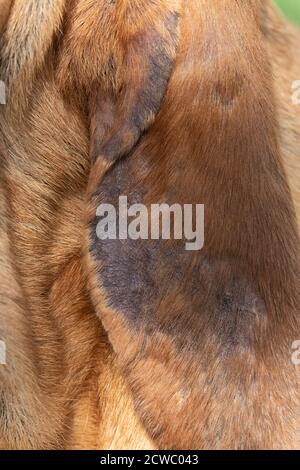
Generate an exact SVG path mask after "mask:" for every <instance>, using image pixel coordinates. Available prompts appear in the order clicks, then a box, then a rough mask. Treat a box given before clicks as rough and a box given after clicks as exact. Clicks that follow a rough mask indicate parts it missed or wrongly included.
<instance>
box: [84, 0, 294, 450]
mask: <svg viewBox="0 0 300 470" xmlns="http://www.w3.org/2000/svg"><path fill="white" fill-rule="evenodd" d="M120 3H123V2H120ZM129 3H132V2H129ZM146 3H147V2H146ZM149 3H150V2H149ZM167 3H168V2H151V4H155V5H158V4H164V5H165V4H167ZM143 4H144V2H143ZM199 4H201V7H200V6H199ZM259 6H260V2H257V1H256V0H253V1H251V2H250V1H249V2H244V1H242V0H236V1H234V2H233V1H232V0H228V1H222V2H220V1H219V0H205V1H204V0H203V1H201V2H198V1H197V0H189V1H187V2H184V8H183V11H182V14H181V20H180V41H179V45H178V48H177V53H176V62H175V66H174V68H173V72H172V75H171V78H170V81H169V83H168V86H167V91H166V93H165V97H164V100H163V102H162V105H161V107H160V111H159V113H158V114H157V116H156V119H155V123H154V125H153V126H152V127H151V128H149V129H148V130H147V132H145V133H144V135H143V137H142V139H141V140H140V141H139V143H138V145H136V146H135V148H134V150H133V151H132V152H130V153H129V155H128V156H127V158H123V159H122V160H118V161H116V159H117V158H118V157H120V156H123V155H124V153H125V154H126V153H128V151H129V150H130V148H131V146H132V145H133V143H134V142H135V140H136V137H137V134H134V136H135V137H134V138H133V137H132V133H131V128H132V127H133V128H134V129H139V130H141V129H145V128H146V126H145V122H147V119H146V120H144V117H145V116H147V114H148V111H149V108H148V107H147V106H146V107H145V103H147V98H148V99H149V98H151V100H150V103H152V99H153V98H152V95H153V91H152V90H153V87H152V86H148V83H150V84H151V83H152V79H151V76H150V81H149V74H145V72H144V68H145V70H148V67H147V64H148V63H149V56H150V57H151V54H150V55H149V48H150V50H151V51H155V52H157V51H161V49H160V47H158V46H157V45H156V46H155V48H154V49H151V47H150V44H153V40H152V41H151V42H150V41H149V43H148V40H147V41H145V46H144V47H143V48H140V47H139V48H137V47H136V43H135V42H134V43H133V44H134V45H135V47H133V49H129V50H130V52H131V53H130V57H131V58H130V59H129V56H128V63H127V62H126V60H124V62H123V63H125V64H126V65H127V67H126V70H127V73H128V76H126V77H124V82H123V86H124V87H126V86H127V90H126V91H124V89H123V90H121V93H120V95H118V94H116V92H114V93H111V95H110V94H108V93H106V94H105V93H104V92H105V90H101V91H102V92H103V93H102V94H100V95H98V100H99V101H98V103H97V104H96V105H95V102H94V106H95V108H94V110H98V116H97V119H95V116H96V114H97V113H96V112H95V113H94V115H93V116H94V121H93V134H92V148H91V154H92V157H93V159H95V160H96V162H95V163H94V165H92V168H91V175H90V188H92V194H89V200H88V204H89V207H88V237H87V248H86V252H87V269H88V273H89V282H90V292H91V294H92V297H93V300H94V304H95V308H96V312H97V314H98V315H99V317H100V318H101V320H102V322H103V325H104V327H105V329H106V331H107V332H108V335H109V339H110V341H111V344H112V345H113V348H114V350H115V352H116V355H117V357H118V359H119V362H120V365H121V367H122V369H123V372H124V374H125V376H126V378H127V380H128V382H129V384H130V386H131V390H132V392H133V396H134V400H135V405H136V408H137V410H138V412H139V415H140V417H141V419H142V421H143V423H144V425H145V427H146V429H147V431H148V432H149V433H150V435H151V437H152V438H153V439H154V440H155V442H156V443H157V444H158V445H159V446H160V447H161V448H177V449H178V448H181V449H182V448H187V449H193V448H244V449H246V448H256V447H259V448H273V447H276V446H279V447H280V446H281V445H283V443H285V444H284V445H287V447H288V446H289V443H290V442H291V441H289V436H292V435H293V436H294V435H295V436H296V435H297V432H298V431H297V425H295V422H294V418H293V413H290V410H291V409H293V407H294V409H296V408H297V407H298V406H299V404H298V401H297V399H292V400H293V404H292V405H291V398H290V397H291V396H293V397H295V396H296V395H297V393H298V392H297V390H298V389H299V388H298V387H299V386H298V385H297V379H295V378H294V374H295V372H294V369H293V366H292V364H291V361H290V352H289V345H290V344H292V343H293V341H294V338H295V337H297V334H298V333H297V331H298V332H299V315H298V312H299V240H298V235H297V227H296V223H295V214H294V210H293V207H292V202H291V197H290V192H289V188H288V185H287V181H286V177H285V174H284V170H283V165H282V161H281V155H280V148H279V145H278V134H279V132H278V123H277V120H276V104H275V94H274V91H273V84H272V70H271V67H270V63H269V57H268V54H267V48H266V47H265V44H264V41H265V37H264V35H263V32H262V28H261V25H260V21H259V18H260V14H259V13H260V11H259V9H258V7H259ZM147 18H148V17H147ZM168 29H170V28H168ZM147 34H149V32H148V33H147ZM145 37H147V35H146V33H144V35H143V34H140V35H139V36H138V44H139V43H140V41H141V38H145ZM155 37H156V34H155ZM170 37H171V36H170ZM156 44H157V43H156ZM139 55H144V57H142V58H140V57H138V56H139ZM152 55H153V53H152ZM154 57H156V55H155V54H154ZM147 58H148V59H147ZM133 59H134V61H137V63H142V64H143V70H142V71H140V70H139V69H136V67H134V66H133ZM114 62H115V60H113V63H114ZM150 62H153V58H152V59H151V61H150ZM165 63H166V61H165V60H164V61H163V64H165ZM130 64H132V67H130ZM156 64H157V62H156ZM161 68H162V64H161V65H160V63H159V66H157V65H155V67H153V70H154V71H155V74H158V77H160V76H161V75H160V74H161ZM136 74H137V80H135V75H136ZM145 77H146V78H147V77H148V78H147V79H145ZM128 80H129V82H128ZM128 83H130V87H129V85H128ZM157 83H158V86H160V85H161V84H164V83H165V80H160V79H158V80H157ZM126 84H127V85H126ZM142 84H143V88H142ZM164 87H165V85H163V86H162V87H161V88H160V95H162V90H163V89H164ZM143 90H147V93H145V94H143ZM120 96H122V99H121V101H120V102H118V100H117V99H116V97H120ZM125 97H126V98H125ZM158 101H159V100H157V101H155V103H156V105H155V108H156V106H157V104H158ZM120 103H121V105H120ZM125 103H126V106H125ZM137 103H138V104H139V105H140V106H141V109H142V110H143V111H142V113H141V114H140V116H141V117H142V119H140V118H137V116H136V115H135V113H134V112H133V110H134V109H137V108H136V107H137ZM151 106H152V104H151ZM100 110H101V111H100ZM116 110H117V111H116ZM145 110H146V111H147V113H146V112H145ZM99 123H102V128H101V126H99ZM127 126H129V127H127ZM97 133H98V136H97ZM126 136H127V139H125V137H126ZM95 149H96V150H95ZM99 156H100V158H99ZM97 157H98V159H97ZM111 161H114V162H115V161H116V162H115V164H114V165H113V167H111V168H110V170H109V171H108V172H107V173H106V174H105V176H104V178H103V179H102V180H101V179H100V181H99V175H101V176H103V169H105V168H104V167H105V163H107V162H109V163H110V162H111ZM120 196H127V201H124V202H123V200H122V201H121V199H120ZM161 202H163V203H167V204H168V206H170V205H172V204H174V203H177V205H179V206H180V208H181V209H182V210H184V205H185V204H187V203H188V204H193V206H194V207H195V205H196V204H204V205H205V243H204V247H203V249H202V250H199V251H188V250H187V247H186V246H185V240H174V239H172V240H165V239H162V238H163V237H161V239H155V233H154V236H152V234H151V231H150V229H149V228H148V227H147V221H149V218H148V215H149V211H150V216H151V221H150V223H149V225H151V229H152V228H153V225H154V224H153V220H152V215H153V212H152V211H153V204H157V203H161ZM141 204H142V206H141ZM133 205H134V206H133ZM144 206H145V207H146V208H147V213H146V217H144V215H142V212H141V214H140V216H139V213H138V211H143V207H144ZM124 209H125V212H123V210H124ZM127 210H130V211H131V215H132V216H133V217H134V216H135V215H134V214H136V216H137V218H138V221H137V220H135V219H134V220H133V222H134V223H135V224H136V225H137V224H143V227H141V226H140V234H138V232H139V229H138V227H136V230H134V231H133V234H134V235H133V236H131V235H130V234H129V233H128V234H127V236H126V234H125V236H124V231H123V225H124V219H125V218H126V211H127ZM132 211H133V213H132ZM136 211H137V212H136ZM106 212H107V214H106ZM138 216H139V217H138ZM102 219H103V220H102ZM156 220H157V219H156ZM128 221H129V222H132V218H131V217H130V214H128ZM199 222H200V230H201V227H202V228H203V220H201V217H200V218H199ZM186 223H187V225H188V220H187V221H185V223H184V225H185V228H187V227H186ZM196 224H197V221H196ZM115 225H116V230H115V229H114V226H115ZM121 225H122V227H121ZM125 225H126V226H125V230H126V231H127V229H128V224H126V222H125ZM171 225H172V224H171ZM174 225H175V224H174ZM179 226H180V227H181V226H182V224H179ZM154 228H155V226H154ZM118 229H119V230H118ZM129 229H131V227H129ZM198 231H199V227H198ZM128 232H129V230H128ZM145 232H146V236H145ZM131 234H132V232H131ZM136 235H137V236H136ZM147 237H148V239H147ZM145 238H146V239H145ZM149 238H150V239H149ZM183 238H184V237H183ZM200 247H201V244H200V245H199V246H198V248H200ZM273 351H277V352H278V354H277V352H276V361H275V362H276V364H275V363H274V358H273V356H272V352H273ZM271 371H272V372H271ZM271 376H273V377H276V384H275V383H274V381H272V379H271ZM264 406H267V407H268V416H271V419H270V421H269V420H266V414H265V408H264ZM279 409H280V412H278V410H279ZM273 422H276V423H277V425H276V429H274V426H273V424H272V423H273ZM241 427H242V428H243V430H244V431H245V432H242V433H241ZM256 430H257V431H256Z"/></svg>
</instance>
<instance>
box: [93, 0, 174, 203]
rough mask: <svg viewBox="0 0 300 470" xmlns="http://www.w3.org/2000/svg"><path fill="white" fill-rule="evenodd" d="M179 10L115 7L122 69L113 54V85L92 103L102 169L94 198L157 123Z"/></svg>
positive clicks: (96, 159) (96, 172)
mask: <svg viewBox="0 0 300 470" xmlns="http://www.w3.org/2000/svg"><path fill="white" fill-rule="evenodd" d="M179 4H180V1H173V0H172V1H165V2H160V4H159V5H158V6H157V5H153V3H152V2H144V4H143V10H139V5H138V3H137V2H128V1H123V2H120V4H119V5H116V7H115V8H116V11H115V21H116V23H117V28H118V44H117V47H118V48H119V54H118V55H119V56H120V58H121V59H120V63H115V62H114V54H113V51H112V57H111V61H112V63H111V67H112V70H111V71H110V73H111V74H112V76H111V83H108V84H107V80H106V81H105V83H100V84H99V86H98V87H97V86H96V87H95V89H94V90H93V92H92V93H91V98H90V105H91V112H90V117H91V158H92V162H93V163H96V166H95V168H94V169H92V171H91V174H92V175H93V177H92V178H91V181H90V186H89V191H90V193H91V194H92V193H93V192H94V190H95V189H96V185H97V183H96V180H95V178H94V176H95V177H96V178H97V181H98V182H99V181H100V179H101V176H103V174H104V173H105V172H106V171H107V170H108V168H110V167H111V166H112V165H113V164H114V163H115V162H116V161H117V160H119V159H121V158H122V157H124V156H126V155H128V154H129V152H130V151H131V150H132V149H133V148H134V146H135V145H136V143H137V142H138V140H139V138H140V137H141V135H142V134H143V133H144V132H145V131H146V130H147V129H148V128H149V127H150V125H151V124H152V123H153V122H154V119H155V116H156V114H157V113H158V111H159V108H160V105H161V103H162V101H163V98H164V95H165V92H166V88H167V84H168V81H169V78H170V75H171V72H172V68H173V64H174V60H175V53H176V45H177V41H178V33H179V29H178V27H179ZM107 78H109V77H107ZM114 82H115V83H114ZM107 88H108V89H107ZM100 168H102V171H101V170H100ZM102 173H103V174H102Z"/></svg>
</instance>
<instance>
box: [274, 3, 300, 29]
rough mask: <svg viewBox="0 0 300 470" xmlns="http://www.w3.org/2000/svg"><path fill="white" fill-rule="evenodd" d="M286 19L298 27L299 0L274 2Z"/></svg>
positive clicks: (299, 18)
mask: <svg viewBox="0 0 300 470" xmlns="http://www.w3.org/2000/svg"><path fill="white" fill-rule="evenodd" d="M276 2H277V3H278V5H279V7H280V8H281V9H282V10H283V12H284V13H285V14H286V16H287V17H288V18H290V19H291V20H292V21H293V22H294V23H297V24H299V25H300V0H276Z"/></svg>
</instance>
